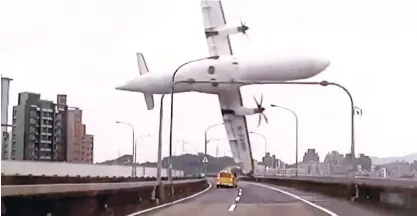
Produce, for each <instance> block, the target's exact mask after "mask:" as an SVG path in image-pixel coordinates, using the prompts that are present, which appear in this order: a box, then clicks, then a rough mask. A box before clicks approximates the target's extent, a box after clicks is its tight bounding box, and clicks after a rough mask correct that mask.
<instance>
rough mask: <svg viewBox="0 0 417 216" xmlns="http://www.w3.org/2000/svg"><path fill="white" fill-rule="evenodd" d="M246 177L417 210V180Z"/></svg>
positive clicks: (360, 201) (252, 179)
mask: <svg viewBox="0 0 417 216" xmlns="http://www.w3.org/2000/svg"><path fill="white" fill-rule="evenodd" d="M241 180H244V181H257V182H264V183H268V184H275V185H281V186H286V187H293V188H297V189H301V190H305V191H314V192H317V193H321V194H325V195H328V196H334V197H342V198H346V199H350V200H351V201H353V202H358V203H364V204H372V205H378V206H379V207H388V208H401V209H406V210H412V211H415V210H417V181H416V180H409V179H386V178H385V179H383V178H367V177H358V178H357V177H353V178H346V177H344V178H343V177H309V176H306V177H242V178H241Z"/></svg>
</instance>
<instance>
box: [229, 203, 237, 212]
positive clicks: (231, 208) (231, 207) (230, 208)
mask: <svg viewBox="0 0 417 216" xmlns="http://www.w3.org/2000/svg"><path fill="white" fill-rule="evenodd" d="M235 208H236V204H232V205H230V207H229V209H228V211H229V212H232V211H234V210H235Z"/></svg>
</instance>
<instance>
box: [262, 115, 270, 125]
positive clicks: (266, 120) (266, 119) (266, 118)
mask: <svg viewBox="0 0 417 216" xmlns="http://www.w3.org/2000/svg"><path fill="white" fill-rule="evenodd" d="M261 114H262V116H263V117H264V119H265V122H266V123H267V124H268V117H266V115H265V113H261Z"/></svg>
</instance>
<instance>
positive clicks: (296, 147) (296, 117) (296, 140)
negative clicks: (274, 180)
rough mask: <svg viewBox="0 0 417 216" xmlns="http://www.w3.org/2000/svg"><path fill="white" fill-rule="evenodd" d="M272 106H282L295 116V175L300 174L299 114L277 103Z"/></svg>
mask: <svg viewBox="0 0 417 216" xmlns="http://www.w3.org/2000/svg"><path fill="white" fill-rule="evenodd" d="M271 107H277V108H281V109H283V110H286V111H289V112H291V113H292V114H293V115H294V117H295V167H296V170H295V176H298V116H297V114H296V113H295V112H294V111H292V110H291V109H288V108H286V107H283V106H279V105H275V104H271Z"/></svg>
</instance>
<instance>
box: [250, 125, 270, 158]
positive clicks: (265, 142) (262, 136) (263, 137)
mask: <svg viewBox="0 0 417 216" xmlns="http://www.w3.org/2000/svg"><path fill="white" fill-rule="evenodd" d="M249 133H251V134H256V135H258V136H260V137H261V138H262V139H264V149H265V155H266V151H267V148H266V144H267V141H266V137H265V136H264V135H262V134H260V133H256V132H253V131H251V132H249Z"/></svg>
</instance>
